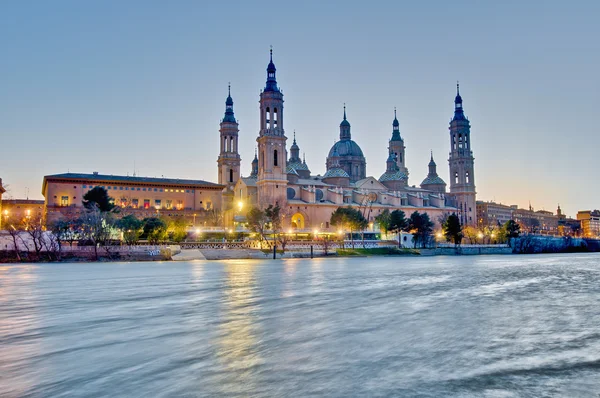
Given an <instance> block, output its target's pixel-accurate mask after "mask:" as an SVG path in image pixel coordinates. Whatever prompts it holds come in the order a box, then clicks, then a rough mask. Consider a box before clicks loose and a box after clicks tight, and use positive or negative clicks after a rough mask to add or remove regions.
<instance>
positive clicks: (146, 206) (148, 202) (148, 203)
mask: <svg viewBox="0 0 600 398" xmlns="http://www.w3.org/2000/svg"><path fill="white" fill-rule="evenodd" d="M149 208H150V199H144V209H149Z"/></svg>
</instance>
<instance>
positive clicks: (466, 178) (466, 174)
mask: <svg viewBox="0 0 600 398" xmlns="http://www.w3.org/2000/svg"><path fill="white" fill-rule="evenodd" d="M465 181H466V182H467V184H468V183H469V172H468V171H467V172H466V173H465Z"/></svg>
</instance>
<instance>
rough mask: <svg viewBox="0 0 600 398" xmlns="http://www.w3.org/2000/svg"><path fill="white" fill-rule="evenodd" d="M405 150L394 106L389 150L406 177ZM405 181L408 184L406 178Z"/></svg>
mask: <svg viewBox="0 0 600 398" xmlns="http://www.w3.org/2000/svg"><path fill="white" fill-rule="evenodd" d="M405 151H406V147H405V146H404V140H403V139H402V137H401V136H400V123H398V117H397V116H396V108H394V121H393V122H392V138H391V139H390V146H389V152H390V153H392V154H394V157H395V159H396V165H397V166H398V170H400V171H401V172H403V173H404V174H406V176H407V177H408V168H406V158H405ZM406 183H407V184H408V180H407V181H406Z"/></svg>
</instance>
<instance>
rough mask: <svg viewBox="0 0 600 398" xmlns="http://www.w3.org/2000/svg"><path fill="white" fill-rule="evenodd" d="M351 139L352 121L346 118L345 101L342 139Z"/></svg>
mask: <svg viewBox="0 0 600 398" xmlns="http://www.w3.org/2000/svg"><path fill="white" fill-rule="evenodd" d="M349 139H350V122H349V121H348V119H346V103H345V102H344V120H342V122H341V123H340V140H349Z"/></svg>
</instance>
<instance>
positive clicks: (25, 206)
mask: <svg viewBox="0 0 600 398" xmlns="http://www.w3.org/2000/svg"><path fill="white" fill-rule="evenodd" d="M2 215H3V216H4V219H5V220H11V221H12V222H16V223H19V222H21V221H22V220H24V219H26V218H32V219H42V217H43V216H44V201H43V200H33V199H4V201H3V202H2Z"/></svg>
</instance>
